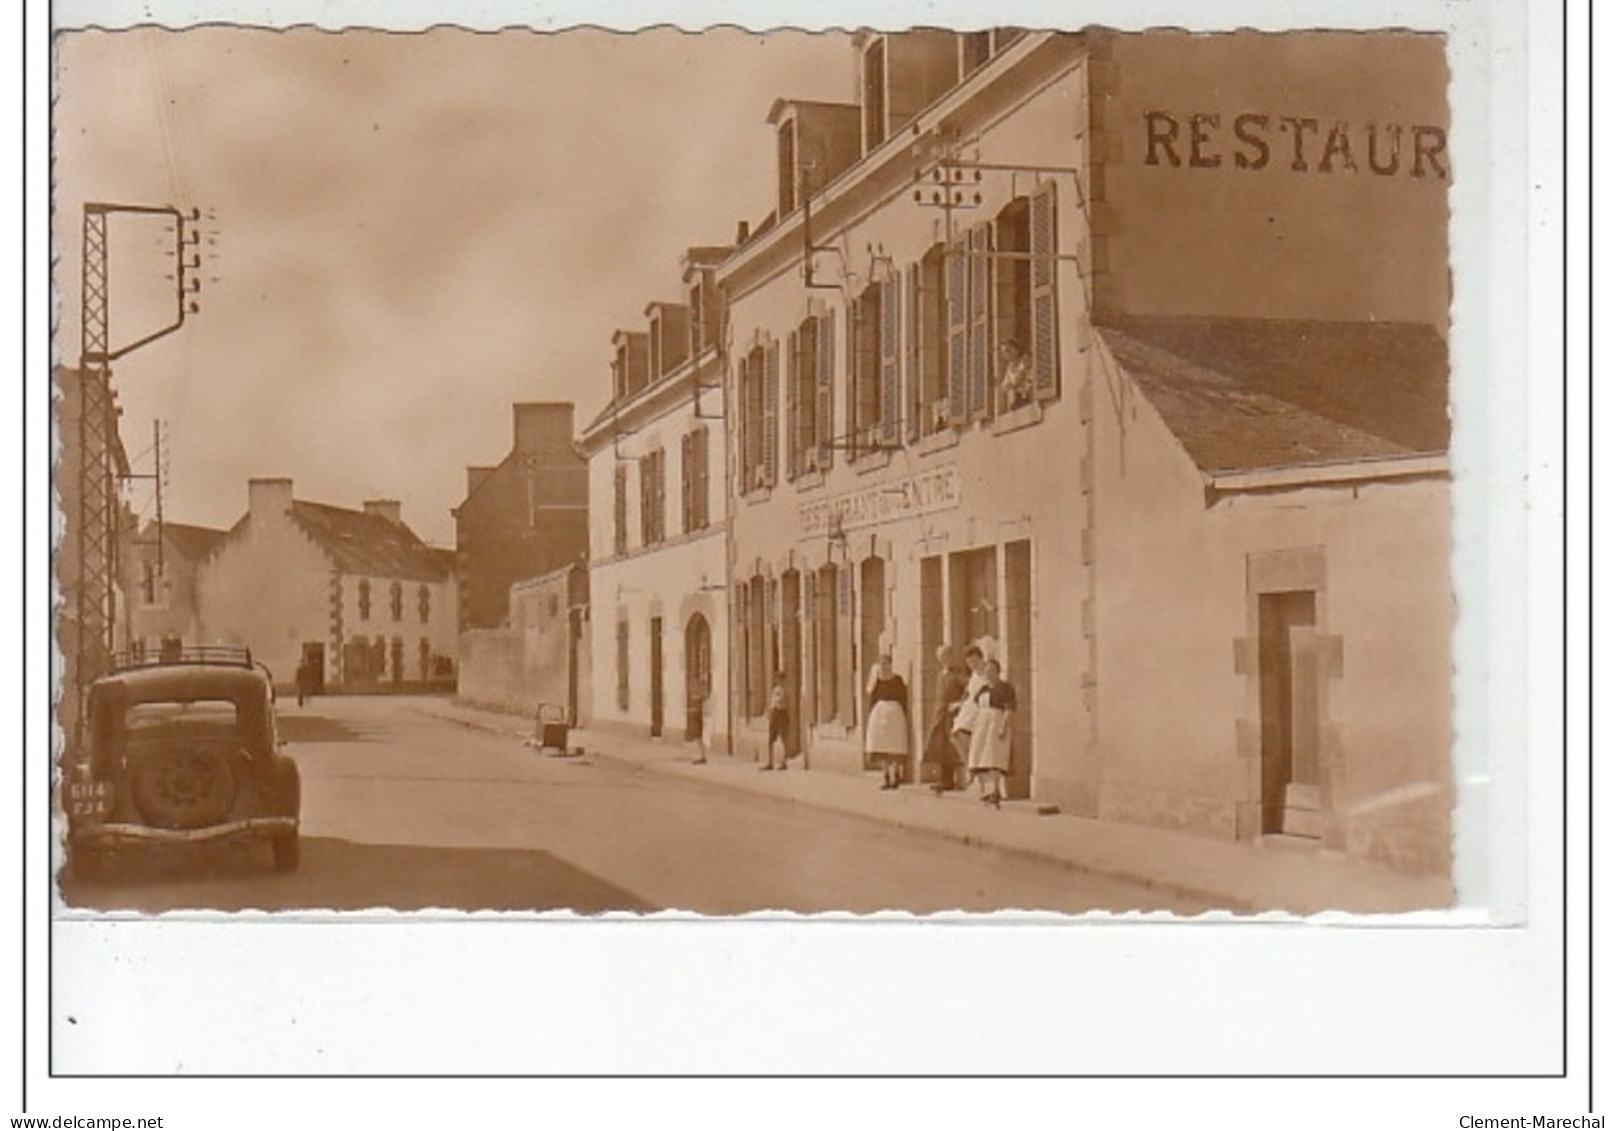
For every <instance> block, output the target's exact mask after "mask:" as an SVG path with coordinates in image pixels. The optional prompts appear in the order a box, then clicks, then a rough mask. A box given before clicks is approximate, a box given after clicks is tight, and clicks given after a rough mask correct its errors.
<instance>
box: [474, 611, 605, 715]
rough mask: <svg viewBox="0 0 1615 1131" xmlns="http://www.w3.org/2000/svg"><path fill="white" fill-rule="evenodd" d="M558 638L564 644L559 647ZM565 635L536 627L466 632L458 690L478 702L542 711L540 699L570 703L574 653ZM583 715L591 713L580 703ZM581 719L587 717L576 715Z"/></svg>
mask: <svg viewBox="0 0 1615 1131" xmlns="http://www.w3.org/2000/svg"><path fill="white" fill-rule="evenodd" d="M557 643H559V644H560V645H561V646H560V647H557V646H556V645H557ZM564 645H565V641H564V638H561V639H559V640H558V639H557V636H556V635H555V634H550V635H542V634H539V633H536V632H533V631H532V630H523V629H505V628H487V629H472V630H469V631H466V632H463V633H461V634H460V676H459V684H458V686H457V688H456V694H457V695H458V697H459V698H460V700H461V701H462V702H464V703H466V704H468V705H471V706H476V707H488V708H491V709H493V710H498V711H512V712H515V713H518V714H522V715H536V714H537V712H538V707H539V704H541V703H556V704H560V705H561V706H563V707H564V706H566V703H567V693H568V672H567V664H568V657H567V654H566V649H565V646H564ZM578 713H579V714H580V715H584V714H586V707H585V705H584V704H582V703H580V704H579V712H578ZM573 721H581V720H573Z"/></svg>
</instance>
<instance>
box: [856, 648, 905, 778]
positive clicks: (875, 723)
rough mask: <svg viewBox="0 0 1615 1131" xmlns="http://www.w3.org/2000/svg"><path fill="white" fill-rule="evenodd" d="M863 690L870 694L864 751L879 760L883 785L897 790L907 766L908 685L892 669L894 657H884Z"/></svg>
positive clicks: (871, 672)
mask: <svg viewBox="0 0 1615 1131" xmlns="http://www.w3.org/2000/svg"><path fill="white" fill-rule="evenodd" d="M864 690H865V692H866V693H867V694H868V696H869V712H868V716H869V722H868V725H867V726H866V727H865V730H864V753H866V754H869V755H871V756H873V757H874V758H876V759H877V760H878V761H879V762H880V775H881V776H880V788H882V789H896V788H897V787H898V786H900V785H902V784H903V772H904V770H905V769H906V768H907V765H908V684H907V683H906V682H905V681H904V679H903V677H902V676H900V675H897V674H896V673H894V672H893V671H892V658H891V657H890V656H882V657H881V658H880V659H879V660H878V661H876V663H875V667H874V669H873V670H871V671H870V673H869V686H868V687H866V688H865V689H864Z"/></svg>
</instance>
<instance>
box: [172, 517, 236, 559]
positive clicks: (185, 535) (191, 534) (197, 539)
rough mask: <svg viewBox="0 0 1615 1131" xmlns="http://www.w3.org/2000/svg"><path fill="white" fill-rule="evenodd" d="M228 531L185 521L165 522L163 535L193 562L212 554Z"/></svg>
mask: <svg viewBox="0 0 1615 1131" xmlns="http://www.w3.org/2000/svg"><path fill="white" fill-rule="evenodd" d="M228 533H229V532H228V531H225V530H215V529H214V528H213V527H211V526H192V525H190V524H189V523H184V522H166V521H165V522H164V523H163V537H165V538H166V539H168V543H169V545H171V546H173V547H174V549H176V550H178V551H179V552H180V554H182V555H183V556H184V557H185V558H186V559H188V560H190V561H193V562H199V561H201V560H202V559H203V558H205V557H207V556H208V555H209V554H211V553H212V552H213V548H214V547H215V546H217V545H218V544H219V543H220V542H222V541H224V539H225V536H226V535H227V534H228Z"/></svg>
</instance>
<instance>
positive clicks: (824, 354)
mask: <svg viewBox="0 0 1615 1131" xmlns="http://www.w3.org/2000/svg"><path fill="white" fill-rule="evenodd" d="M854 48H855V50H856V52H857V54H858V68H859V75H860V81H859V83H858V87H857V89H856V91H855V92H853V93H854V94H855V95H856V97H854V98H852V99H850V100H849V101H848V102H847V103H846V104H845V105H828V104H824V103H807V102H802V103H793V102H790V101H789V100H781V101H780V102H778V103H776V105H775V106H774V107H773V109H772V111H771V112H770V115H769V120H770V122H771V123H772V124H773V125H774V126H775V128H776V131H777V133H776V136H777V139H778V141H777V152H776V158H777V162H778V168H779V170H780V176H779V187H778V192H777V197H776V200H775V201H774V202H773V214H772V215H770V216H769V217H768V218H767V219H765V220H764V221H763V222H762V223H760V224H759V225H757V229H756V234H755V235H753V236H752V237H751V238H750V239H749V240H747V241H745V242H744V243H743V244H742V245H741V246H740V247H738V248H737V249H736V250H735V252H734V254H733V255H732V256H731V257H729V258H728V259H727V260H726V261H725V262H724V264H723V266H722V268H721V270H720V271H719V283H720V286H721V287H722V289H723V292H724V294H725V296H726V297H727V300H728V319H729V333H728V337H727V346H728V349H727V356H726V358H725V364H724V367H723V373H724V379H725V381H726V383H727V386H728V404H729V406H730V420H729V427H730V429H731V431H730V437H729V439H730V447H729V456H728V462H727V468H726V477H727V483H728V488H729V496H730V498H731V513H730V523H731V536H730V560H729V582H728V584H729V598H730V604H729V608H730V613H731V617H732V620H731V625H730V639H731V654H732V656H733V664H732V666H731V671H732V681H731V688H730V695H731V700H732V703H733V713H734V715H735V718H736V724H735V737H736V747H737V750H738V751H739V752H740V753H742V754H743V755H745V754H749V755H751V756H758V755H759V754H760V751H761V747H762V744H763V742H764V739H765V735H766V721H765V713H766V704H767V694H768V686H769V682H770V679H771V673H773V672H775V671H779V672H783V673H784V675H785V679H786V686H787V690H788V698H789V700H790V707H791V717H792V727H793V731H794V734H793V742H795V743H796V744H797V745H799V746H800V748H801V749H802V750H803V751H804V752H805V754H806V758H807V764H808V765H809V766H810V767H811V768H813V769H815V770H817V769H828V770H834V771H842V772H858V771H860V770H862V769H863V768H864V767H865V757H864V753H863V744H862V740H861V728H862V726H863V722H864V714H865V704H864V701H863V700H864V693H865V685H866V681H867V679H868V675H869V672H870V669H871V666H872V665H873V663H874V661H875V659H876V658H877V656H879V655H880V654H881V653H883V652H886V653H890V654H891V655H892V657H893V659H894V666H895V668H896V670H897V672H898V674H900V675H902V676H904V677H905V678H906V679H907V681H908V683H909V686H910V689H911V698H912V704H913V710H912V712H911V718H910V738H911V747H912V749H913V751H914V752H915V759H914V762H915V765H914V767H913V768H914V770H915V771H916V773H917V771H918V765H917V754H918V751H919V747H920V742H921V739H922V736H923V733H924V724H925V722H926V721H927V720H928V719H929V718H930V716H931V714H932V712H933V711H934V710H935V708H936V704H935V703H934V701H933V699H932V696H933V687H934V684H935V682H936V675H937V671H936V663H935V659H934V656H935V653H936V651H937V648H938V646H939V645H942V644H952V645H955V646H960V647H962V646H964V645H966V644H968V643H978V644H980V645H981V646H982V647H983V649H984V651H985V652H986V653H987V654H988V655H989V656H992V657H995V658H997V659H998V660H1000V662H1001V663H1002V665H1003V667H1004V673H1005V675H1006V677H1007V678H1008V679H1009V680H1010V682H1011V683H1012V684H1013V685H1014V687H1015V689H1016V691H1017V694H1018V700H1019V703H1018V709H1017V710H1016V711H1015V712H1014V713H1013V715H1012V735H1013V748H1014V756H1013V763H1012V771H1011V774H1010V779H1009V796H1010V797H1011V798H1028V797H1029V798H1033V799H1035V800H1036V801H1038V802H1040V803H1046V804H1051V805H1056V806H1058V807H1059V808H1060V809H1062V810H1063V811H1067V812H1074V813H1078V814H1082V815H1088V816H1100V817H1106V818H1112V819H1119V820H1128V821H1139V822H1145V823H1150V824H1156V825H1165V826H1169V827H1174V828H1180V829H1184V830H1189V831H1194V832H1199V833H1204V834H1207V835H1213V836H1219V837H1227V838H1241V839H1256V838H1262V837H1284V838H1286V839H1288V840H1291V841H1294V842H1297V843H1299V844H1301V845H1302V846H1303V847H1305V846H1306V845H1314V846H1321V847H1328V848H1332V849H1336V850H1340V851H1346V852H1349V853H1352V854H1354V855H1358V856H1362V857H1364V858H1369V859H1374V860H1377V861H1381V862H1385V863H1390V864H1393V865H1395V866H1397V867H1401V868H1405V869H1407V870H1410V871H1432V870H1435V871H1440V870H1444V869H1446V868H1447V867H1448V855H1447V853H1448V841H1449V839H1450V806H1451V782H1450V744H1451V728H1450V722H1449V716H1450V712H1451V697H1450V690H1449V677H1450V671H1449V669H1450V640H1449V637H1450V632H1451V625H1452V615H1453V611H1452V602H1451V597H1450V585H1449V583H1448V577H1447V562H1448V530H1449V522H1450V519H1449V513H1448V481H1447V480H1448V473H1447V463H1446V448H1447V438H1448V424H1447V412H1446V405H1447V350H1446V333H1447V302H1448V290H1447V270H1446V207H1447V205H1446V185H1447V183H1448V180H1449V179H1450V176H1451V172H1450V164H1449V159H1448V156H1447V154H1446V147H1445V143H1446V122H1447V111H1446V107H1445V101H1444V90H1445V80H1446V70H1445V65H1444V59H1443V55H1442V44H1441V41H1440V40H1439V38H1435V37H1429V36H1416V35H1387V36H1366V37H1365V36H1352V35H1342V34H1333V33H1316V34H1312V33H1309V34H1307V35H1303V36H1299V37H1290V36H1286V37H1282V38H1280V37H1273V36H1265V35H1260V34H1257V33H1238V34H1231V35H1225V36H1189V35H1185V34H1179V33H1169V32H1167V33H1155V32H1150V33H1142V34H1116V33H1111V32H1106V31H1101V30H1090V31H1086V32H1082V33H1022V32H1018V31H1013V30H998V31H991V32H985V33H973V34H964V35H960V34H955V33H951V32H943V31H915V32H905V33H898V34H891V35H881V34H868V33H866V34H862V35H860V36H858V37H856V39H855V42H854ZM597 592H598V591H597Z"/></svg>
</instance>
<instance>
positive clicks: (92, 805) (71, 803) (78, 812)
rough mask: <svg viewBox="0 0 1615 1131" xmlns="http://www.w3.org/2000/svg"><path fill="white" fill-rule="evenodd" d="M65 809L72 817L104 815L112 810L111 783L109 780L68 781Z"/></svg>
mask: <svg viewBox="0 0 1615 1131" xmlns="http://www.w3.org/2000/svg"><path fill="white" fill-rule="evenodd" d="M67 811H68V814H69V815H70V816H73V817H104V816H106V815H107V814H108V813H109V812H111V811H112V784H111V783H110V782H104V781H95V782H82V781H79V782H70V783H69V784H68V787H67Z"/></svg>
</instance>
